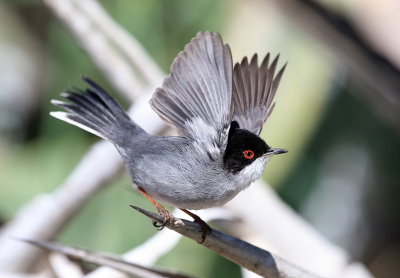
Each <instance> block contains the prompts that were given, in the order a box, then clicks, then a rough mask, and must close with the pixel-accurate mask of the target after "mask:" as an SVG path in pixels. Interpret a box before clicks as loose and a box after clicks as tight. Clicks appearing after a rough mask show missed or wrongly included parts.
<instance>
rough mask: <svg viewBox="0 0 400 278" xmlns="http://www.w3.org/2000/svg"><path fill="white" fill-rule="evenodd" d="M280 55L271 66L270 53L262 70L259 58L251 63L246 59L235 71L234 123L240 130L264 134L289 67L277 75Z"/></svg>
mask: <svg viewBox="0 0 400 278" xmlns="http://www.w3.org/2000/svg"><path fill="white" fill-rule="evenodd" d="M278 60H279V55H278V56H277V57H276V58H275V59H274V60H273V61H272V63H271V64H270V63H269V61H270V54H269V53H268V54H267V55H266V56H265V58H264V59H263V61H262V63H261V65H260V66H258V57H257V54H255V55H254V56H253V57H252V59H251V61H250V63H249V61H248V59H247V57H244V58H243V60H242V62H241V63H237V64H236V65H235V68H234V70H233V96H232V99H233V107H234V116H233V120H234V121H237V122H238V124H239V126H240V128H243V129H247V130H249V131H251V132H253V133H255V134H260V132H261V129H262V127H263V125H264V122H265V121H266V120H267V118H268V116H269V115H270V114H271V113H272V111H273V109H274V107H275V103H273V99H274V96H275V93H276V91H277V89H278V85H279V82H280V80H281V78H282V75H283V72H284V70H285V67H286V64H285V65H284V66H283V67H282V68H281V69H280V70H279V72H278V73H277V74H275V71H276V68H277V64H278Z"/></svg>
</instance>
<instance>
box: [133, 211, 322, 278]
mask: <svg viewBox="0 0 400 278" xmlns="http://www.w3.org/2000/svg"><path fill="white" fill-rule="evenodd" d="M131 207H132V208H134V209H136V210H137V211H139V212H140V213H142V214H143V215H145V216H147V217H148V218H150V219H151V220H153V221H156V222H158V223H163V217H162V216H160V215H159V214H155V213H153V212H150V211H147V210H145V209H142V208H139V207H136V206H131ZM166 227H167V228H169V229H171V230H174V231H175V232H177V233H179V234H181V235H183V236H186V237H188V238H190V239H193V240H195V241H197V242H199V241H201V239H202V232H201V225H200V224H198V223H196V222H191V221H187V220H185V219H181V218H173V219H172V220H171V221H169V222H168V223H167V224H166ZM202 245H204V246H205V247H207V248H209V249H210V250H213V251H214V252H216V253H217V254H219V255H221V256H223V257H224V258H226V259H228V260H230V261H232V262H234V263H236V264H238V265H240V266H242V267H244V268H247V269H249V270H251V271H253V272H255V273H257V274H259V275H261V276H263V277H269V278H278V277H279V278H301V277H308V278H312V277H317V276H315V275H313V274H311V273H307V272H305V271H303V270H301V269H300V268H298V267H296V266H294V265H292V264H291V263H289V262H287V261H285V260H284V259H282V258H280V257H278V256H276V255H273V254H271V253H270V252H268V251H266V250H263V249H261V248H258V247H256V246H254V245H252V244H250V243H248V242H245V241H243V240H240V239H238V238H235V237H233V236H230V235H228V234H225V233H222V232H220V231H217V230H215V229H211V233H210V234H208V235H207V237H206V239H205V240H204V242H203V243H202Z"/></svg>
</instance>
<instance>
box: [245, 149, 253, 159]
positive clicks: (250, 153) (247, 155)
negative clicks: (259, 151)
mask: <svg viewBox="0 0 400 278" xmlns="http://www.w3.org/2000/svg"><path fill="white" fill-rule="evenodd" d="M243 157H244V158H246V159H252V158H253V157H254V152H253V151H252V150H245V151H244V152H243Z"/></svg>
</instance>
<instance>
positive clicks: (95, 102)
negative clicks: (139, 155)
mask: <svg viewBox="0 0 400 278" xmlns="http://www.w3.org/2000/svg"><path fill="white" fill-rule="evenodd" d="M83 80H84V81H85V82H86V83H87V84H88V85H89V88H88V89H86V90H84V91H82V90H80V89H76V88H72V89H69V90H67V91H66V92H63V93H61V95H60V96H61V97H63V98H65V99H67V100H68V101H69V102H63V101H59V100H52V101H51V103H52V104H54V105H56V106H59V107H61V108H63V109H64V110H66V111H67V112H51V113H50V115H51V116H53V117H55V118H58V119H60V120H63V121H65V122H68V123H70V124H73V125H76V126H78V127H80V128H82V129H84V130H86V131H89V132H91V133H93V134H95V135H97V136H99V137H102V138H104V139H108V140H110V141H112V142H114V143H118V140H124V139H125V138H123V137H125V136H131V135H133V134H134V133H135V132H136V131H139V130H142V129H141V128H140V127H138V126H137V125H136V124H135V123H134V122H133V121H132V120H131V119H130V118H129V116H128V115H127V114H126V113H125V111H124V110H123V109H122V107H121V106H120V105H119V104H118V103H117V102H116V101H115V100H114V99H113V98H112V97H111V96H110V95H109V94H108V93H107V92H106V91H105V90H104V89H103V88H101V87H100V86H99V85H97V84H96V83H94V82H93V81H92V80H90V79H89V78H87V77H84V78H83Z"/></svg>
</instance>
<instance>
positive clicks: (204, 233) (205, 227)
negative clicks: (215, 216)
mask: <svg viewBox="0 0 400 278" xmlns="http://www.w3.org/2000/svg"><path fill="white" fill-rule="evenodd" d="M180 210H181V211H183V212H184V213H186V214H187V215H189V216H190V217H192V218H193V220H194V222H196V223H198V224H200V226H201V229H200V231H201V241H198V242H197V243H200V244H202V243H203V242H204V240H206V237H207V235H209V234H211V227H210V226H208V224H207V223H206V222H205V221H204V220H203V219H201V218H200V217H199V216H198V215H196V214H194V213H193V212H191V211H188V210H187V209H180Z"/></svg>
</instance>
